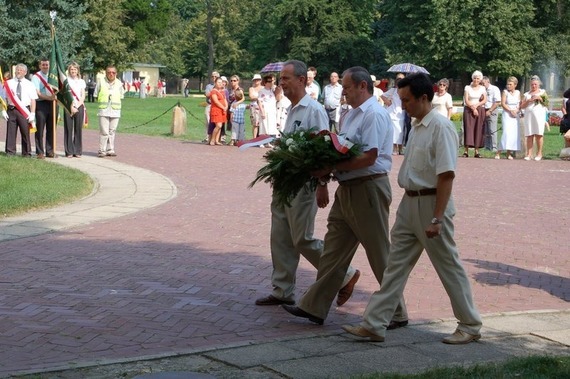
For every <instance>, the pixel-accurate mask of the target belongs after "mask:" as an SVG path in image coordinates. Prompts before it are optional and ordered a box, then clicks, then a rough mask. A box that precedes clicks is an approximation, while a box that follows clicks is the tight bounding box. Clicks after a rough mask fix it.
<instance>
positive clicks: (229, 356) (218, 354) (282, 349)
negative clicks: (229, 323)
mask: <svg viewBox="0 0 570 379" xmlns="http://www.w3.org/2000/svg"><path fill="white" fill-rule="evenodd" d="M205 356H207V357H209V358H212V359H216V360H218V361H222V362H225V363H228V364H230V365H233V366H236V367H241V368H248V367H254V366H260V365H263V364H266V363H268V362H276V361H286V360H291V359H297V358H303V357H304V356H305V354H303V353H302V352H300V351H298V350H293V349H290V348H288V347H286V346H283V345H282V344H281V343H279V342H276V343H268V344H261V345H252V346H244V347H241V348H240V349H237V350H236V349H228V350H219V351H213V352H210V353H206V354H205Z"/></svg>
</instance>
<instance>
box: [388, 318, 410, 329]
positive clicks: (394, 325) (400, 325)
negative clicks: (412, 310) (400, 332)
mask: <svg viewBox="0 0 570 379" xmlns="http://www.w3.org/2000/svg"><path fill="white" fill-rule="evenodd" d="M406 325H408V320H405V321H390V325H388V327H387V328H386V329H388V330H394V329H398V328H403V327H404V326H406Z"/></svg>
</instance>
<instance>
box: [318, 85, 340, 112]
mask: <svg viewBox="0 0 570 379" xmlns="http://www.w3.org/2000/svg"><path fill="white" fill-rule="evenodd" d="M341 98H342V85H340V84H339V83H337V84H336V85H334V86H333V85H332V84H327V85H326V86H325V89H324V90H323V99H324V105H325V109H336V108H338V107H340V99H341Z"/></svg>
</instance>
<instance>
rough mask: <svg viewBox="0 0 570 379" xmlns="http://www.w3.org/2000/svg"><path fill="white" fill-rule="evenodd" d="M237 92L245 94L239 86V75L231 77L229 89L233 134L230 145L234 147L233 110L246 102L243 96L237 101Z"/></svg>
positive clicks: (229, 109)
mask: <svg viewBox="0 0 570 379" xmlns="http://www.w3.org/2000/svg"><path fill="white" fill-rule="evenodd" d="M236 91H241V92H242V93H243V89H242V88H241V87H240V85H239V76H237V75H232V76H230V86H229V88H228V125H229V129H230V131H231V132H232V133H231V135H232V140H231V141H230V145H232V146H233V145H234V144H235V138H233V136H234V133H233V130H232V128H233V121H232V117H233V114H232V112H231V108H236V107H237V106H238V105H240V104H241V103H243V101H244V97H243V96H242V97H241V99H240V100H237V99H236Z"/></svg>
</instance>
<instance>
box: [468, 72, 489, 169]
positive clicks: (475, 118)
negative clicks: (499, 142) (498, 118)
mask: <svg viewBox="0 0 570 379" xmlns="http://www.w3.org/2000/svg"><path fill="white" fill-rule="evenodd" d="M471 79H472V80H473V81H472V82H471V84H469V85H466V86H465V90H464V92H463V103H464V104H465V107H464V108H463V145H464V146H465V152H464V153H463V156H464V157H465V158H467V157H469V148H470V147H471V148H474V149H475V155H474V157H475V158H481V154H479V148H481V147H483V137H484V124H485V107H484V105H485V103H486V102H487V92H486V90H485V87H483V86H482V85H481V79H483V74H482V73H481V71H475V72H473V74H472V75H471Z"/></svg>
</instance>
